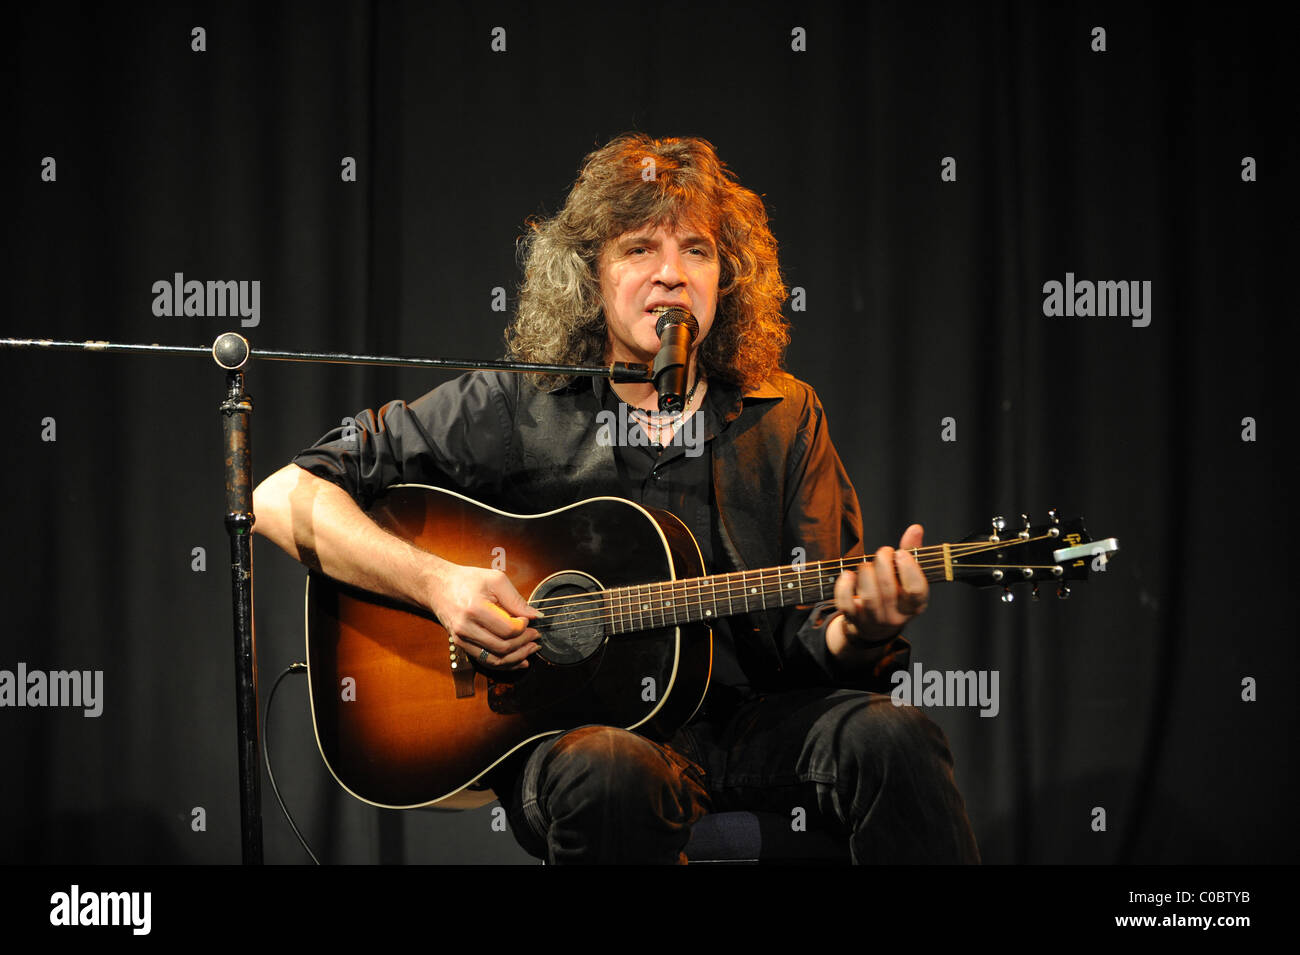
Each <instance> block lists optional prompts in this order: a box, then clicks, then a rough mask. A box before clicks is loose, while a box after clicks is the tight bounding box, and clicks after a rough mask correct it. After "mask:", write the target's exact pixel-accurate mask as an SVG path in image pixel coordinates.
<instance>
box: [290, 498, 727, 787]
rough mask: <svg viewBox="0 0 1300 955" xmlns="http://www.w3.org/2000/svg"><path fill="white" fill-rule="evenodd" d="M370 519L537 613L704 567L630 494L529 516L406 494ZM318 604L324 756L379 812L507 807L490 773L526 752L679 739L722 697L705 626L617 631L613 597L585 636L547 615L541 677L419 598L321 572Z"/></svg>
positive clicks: (678, 532) (683, 539)
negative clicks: (611, 730) (608, 733)
mask: <svg viewBox="0 0 1300 955" xmlns="http://www.w3.org/2000/svg"><path fill="white" fill-rule="evenodd" d="M369 514H370V516H371V517H372V518H373V519H374V520H375V521H376V522H377V523H378V524H379V525H380V526H381V527H384V528H385V529H387V530H389V531H390V532H392V533H394V534H396V535H397V536H399V537H402V538H404V539H405V540H408V541H410V542H411V543H412V544H414V545H415V546H417V547H419V548H421V549H422V550H426V551H429V552H431V553H435V554H437V555H438V556H440V557H443V558H445V559H447V560H449V561H451V562H452V563H456V564H462V565H466V566H473V567H485V568H491V567H493V566H494V565H495V566H497V567H499V568H501V569H502V570H503V571H504V572H505V574H506V576H507V577H509V578H510V580H511V582H512V583H513V584H514V586H515V588H516V589H517V590H518V591H519V593H520V594H522V595H523V596H524V597H525V598H526V599H527V600H529V602H530V603H533V605H534V606H537V604H536V602H535V601H536V600H545V599H552V600H554V599H557V598H562V597H565V596H569V595H581V594H583V593H593V594H594V593H598V592H599V591H601V590H604V589H608V588H616V587H625V586H631V585H636V584H646V583H651V582H659V581H665V580H676V579H679V578H692V577H699V576H700V575H702V574H703V573H704V568H703V566H702V563H703V562H702V559H701V557H700V552H699V548H698V546H697V545H696V543H695V540H694V538H693V537H692V536H691V534H690V532H689V531H688V530H687V528H686V526H685V525H684V524H682V522H681V521H680V520H678V519H677V518H676V517H674V516H673V515H671V514H669V513H667V512H664V511H655V510H652V509H648V508H643V507H640V506H638V505H636V504H633V503H631V502H629V501H625V500H621V499H619V498H593V499H591V500H587V501H583V502H580V503H578V504H574V505H571V506H569V507H566V508H561V509H560V510H556V511H550V512H548V513H546V514H538V515H534V516H525V515H519V514H508V513H505V512H503V511H498V510H495V509H493V508H490V507H486V506H484V505H482V504H478V503H477V502H475V501H472V500H470V499H469V498H466V497H463V496H462V495H459V494H456V493H454V492H451V491H444V490H441V489H437V488H431V487H426V486H423V485H399V486H396V487H394V488H392V489H390V490H389V492H388V493H387V494H386V495H385V496H384V497H383V498H382V499H381V500H379V501H378V502H376V504H375V505H374V507H373V508H372V509H371V510H370V512H369ZM306 605H307V606H306V617H307V663H308V671H309V677H310V688H311V709H312V719H313V722H314V724H315V730H316V740H317V743H318V745H319V746H320V751H321V755H322V756H323V757H324V759H325V762H326V764H327V766H328V767H329V769H330V771H331V772H332V773H333V774H334V776H335V778H336V779H337V780H338V782H339V784H340V785H342V786H343V787H344V788H345V789H347V790H348V791H349V792H350V793H352V794H353V795H354V796H356V797H357V798H359V799H362V800H364V801H366V802H369V803H372V804H374V805H377V806H383V807H388V808H416V807H421V806H431V805H434V804H437V805H438V807H439V808H468V807H470V806H474V805H482V804H484V803H486V802H488V801H490V800H491V799H492V798H494V797H493V795H492V793H491V792H490V791H487V790H486V789H485V788H484V786H483V784H482V776H483V775H484V774H485V773H486V772H487V771H488V770H490V769H491V768H492V767H493V766H495V765H496V764H497V763H499V762H501V761H502V760H503V759H505V758H506V757H507V756H508V755H510V754H511V753H513V752H515V751H517V750H518V749H519V748H520V747H522V746H524V745H525V744H527V743H528V742H530V741H532V740H536V739H540V738H542V737H545V736H549V735H553V734H556V733H561V732H564V731H565V730H569V729H572V728H574V727H577V726H582V725H586V724H591V723H596V724H604V725H610V726H620V727H624V728H627V729H635V730H637V731H638V732H641V733H644V734H646V735H647V736H651V737H654V738H657V739H666V738H667V737H668V736H670V735H671V734H672V733H673V731H674V730H675V729H676V728H677V727H679V726H681V725H682V724H684V723H686V722H687V721H688V720H689V719H690V718H691V716H692V715H694V713H695V711H696V710H697V709H698V707H699V705H700V703H701V702H702V701H703V699H704V694H705V692H706V691H707V689H708V683H709V672H710V666H711V663H712V639H711V634H710V631H709V628H708V627H707V626H706V625H704V624H702V623H696V624H688V625H685V624H684V625H680V626H673V625H671V624H670V625H668V626H664V627H661V628H659V629H648V630H643V631H641V632H634V633H617V634H613V633H611V632H609V630H610V629H611V628H607V627H606V626H605V623H606V622H607V618H606V617H605V615H604V613H603V605H602V604H601V601H600V599H599V598H593V601H592V606H593V608H596V609H595V610H594V611H593V612H592V613H591V614H589V617H590V623H589V624H587V623H584V624H583V628H584V629H583V632H582V633H580V634H578V635H576V636H575V635H574V634H571V633H570V634H568V635H567V636H566V634H565V633H557V634H554V635H551V634H548V631H547V630H546V628H545V627H544V626H542V624H543V620H539V621H537V624H538V625H539V630H540V631H541V633H542V641H541V644H542V650H541V651H539V652H538V653H535V654H533V655H532V657H530V658H529V667H528V668H527V669H524V670H516V671H499V672H498V671H492V670H490V669H488V668H484V667H480V666H479V664H478V663H477V661H475V660H470V659H467V655H466V654H465V652H464V651H461V650H456V649H455V648H454V647H453V646H452V645H451V644H450V643H449V640H448V634H447V631H446V630H445V629H444V628H443V627H442V626H441V625H440V624H439V623H438V622H437V620H436V619H434V617H433V615H432V614H430V613H428V612H421V611H419V610H417V609H415V608H412V607H410V606H408V605H406V604H403V603H400V602H397V601H393V600H389V599H387V598H383V597H379V596H376V595H375V594H371V593H368V592H365V591H362V590H358V589H355V588H352V587H349V586H346V585H344V584H340V583H338V582H336V581H333V580H331V579H329V578H327V577H324V576H322V575H319V574H311V575H310V576H309V578H308V584H307V598H306ZM543 619H545V618H543Z"/></svg>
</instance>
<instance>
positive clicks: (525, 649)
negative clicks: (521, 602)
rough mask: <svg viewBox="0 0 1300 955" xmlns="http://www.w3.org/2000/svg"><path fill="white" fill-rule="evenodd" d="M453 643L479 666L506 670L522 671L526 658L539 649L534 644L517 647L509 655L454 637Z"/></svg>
mask: <svg viewBox="0 0 1300 955" xmlns="http://www.w3.org/2000/svg"><path fill="white" fill-rule="evenodd" d="M452 642H453V643H455V645H456V646H457V647H459V648H460V649H461V650H463V651H465V654H466V655H467V656H468V657H469V658H470V659H472V660H474V662H476V663H478V664H480V665H481V666H488V667H496V668H507V669H524V668H526V667H527V666H528V657H530V656H532V655H533V654H534V653H536V652H537V650H539V649H540V647H538V646H537V644H535V643H529V644H525V645H524V646H522V647H517V648H515V649H514V650H511V651H510V652H509V653H493V652H492V651H490V650H488V649H487V648H486V647H483V646H479V645H477V644H475V643H473V642H471V641H469V640H465V639H462V638H461V637H454V638H453V641H452Z"/></svg>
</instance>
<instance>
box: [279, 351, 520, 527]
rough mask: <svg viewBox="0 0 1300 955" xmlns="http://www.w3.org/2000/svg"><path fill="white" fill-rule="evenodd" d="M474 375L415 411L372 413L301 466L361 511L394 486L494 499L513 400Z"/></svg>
mask: <svg viewBox="0 0 1300 955" xmlns="http://www.w3.org/2000/svg"><path fill="white" fill-rule="evenodd" d="M503 385H504V383H503V382H502V380H501V377H500V376H499V375H496V374H492V373H487V372H471V373H469V374H466V375H462V376H461V377H459V378H456V379H454V380H453V381H449V382H447V383H446V384H443V385H440V386H439V387H437V388H435V389H434V390H433V391H430V392H429V393H428V394H426V395H424V396H423V397H421V398H418V399H417V400H415V401H412V402H410V403H409V404H408V403H407V402H405V401H390V402H389V403H388V404H386V405H384V406H383V407H382V408H380V409H379V411H378V412H375V411H372V410H370V409H366V410H364V411H361V412H359V413H358V414H357V415H356V416H355V417H354V418H353V419H352V420H350V421H348V420H345V421H344V423H343V424H342V425H340V426H339V427H337V428H334V429H333V430H331V431H329V432H328V433H327V434H325V435H324V436H323V437H322V438H321V439H320V440H319V441H318V442H316V444H315V445H313V446H312V447H310V448H307V449H305V450H303V451H301V452H299V453H298V454H297V455H296V456H295V457H294V458H293V463H294V464H296V465H298V466H299V467H301V468H303V469H305V470H307V471H310V472H311V473H312V474H315V475H316V476H317V477H320V478H323V479H324V480H326V481H330V482H331V483H333V484H337V485H338V486H339V487H341V488H343V490H345V491H347V492H348V494H350V495H351V496H352V498H353V500H355V501H356V502H357V503H358V504H359V505H360V506H361V507H363V508H367V507H369V506H370V504H371V503H372V502H373V501H374V499H375V498H376V497H378V496H379V495H380V494H382V493H383V491H384V490H385V489H386V488H388V487H390V486H391V485H394V484H430V485H433V486H435V487H444V488H448V489H451V490H456V491H461V492H462V493H466V494H474V493H484V492H486V493H493V492H495V491H496V490H497V489H498V488H499V487H500V484H501V481H502V476H503V474H504V472H505V466H506V461H507V460H508V459H509V457H510V453H511V441H512V431H513V429H512V426H511V420H512V412H511V408H512V400H511V399H512V394H511V393H510V392H509V391H508V389H507V388H506V387H504V386H503Z"/></svg>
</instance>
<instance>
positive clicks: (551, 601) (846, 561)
mask: <svg viewBox="0 0 1300 955" xmlns="http://www.w3.org/2000/svg"><path fill="white" fill-rule="evenodd" d="M1048 536H1050V535H1042V536H1041V537H1035V538H1029V539H1019V538H1017V539H1014V540H1008V541H998V542H996V543H990V542H987V541H980V542H971V543H968V544H954V545H951V546H950V548H949V554H950V555H951V556H952V557H965V556H968V555H971V554H977V553H981V552H984V551H990V550H1000V549H1003V548H1005V547H1008V546H1016V545H1019V544H1028V543H1032V542H1034V541H1039V540H1045V539H1046V538H1047V537H1048ZM908 552H909V553H911V554H912V555H913V556H914V557H918V560H917V563H918V565H919V566H920V567H922V568H923V569H937V568H940V567H943V566H944V565H945V564H946V563H947V561H946V560H945V559H944V557H943V545H942V544H937V545H932V546H930V547H921V548H915V549H909V551H908ZM920 554H924V555H925V556H924V557H919V556H918V555H920ZM875 559H876V555H875V554H869V555H867V556H865V557H860V556H852V557H835V558H831V559H829V560H822V561H814V562H813V563H811V564H806V565H805V566H804V569H802V570H798V571H796V570H793V569H791V570H787V569H786V568H785V566H784V565H782V566H779V567H775V568H763V569H761V570H737V571H732V572H730V573H727V574H714V575H711V576H707V577H688V578H683V579H681V580H670V581H651V582H648V583H645V584H630V585H627V586H625V587H622V588H612V589H610V590H606V591H600V592H599V593H612V592H613V591H614V590H631V589H634V588H637V587H669V586H679V585H683V584H685V583H686V582H688V581H691V580H726V581H727V582H728V587H729V588H730V584H731V583H733V582H732V581H731V580H730V578H733V577H742V578H744V577H753V576H755V575H760V576H762V575H765V574H766V572H767V571H769V570H770V571H772V574H773V577H774V578H778V577H779V576H780V575H781V574H787V573H800V574H804V573H809V572H811V571H813V570H816V569H819V568H822V567H831V566H835V565H838V567H839V570H841V571H842V570H845V569H850V568H853V567H856V566H857V565H858V564H861V563H863V562H864V561H865V562H866V563H873V562H874V561H875ZM969 566H977V565H971V564H962V567H969ZM1015 566H1017V567H1019V566H1023V565H1020V564H1016V565H1015ZM740 583H741V584H742V590H743V589H745V587H746V586H747V584H746V583H745V582H744V581H740ZM774 592H775V591H774ZM598 595H599V594H591V593H582V594H568V595H565V596H561V597H545V598H543V599H541V600H538V601H536V602H535V603H534V604H533V606H536V607H539V608H540V607H541V606H543V605H545V606H556V605H559V604H563V603H566V602H571V601H580V600H583V599H587V598H592V597H595V596H598Z"/></svg>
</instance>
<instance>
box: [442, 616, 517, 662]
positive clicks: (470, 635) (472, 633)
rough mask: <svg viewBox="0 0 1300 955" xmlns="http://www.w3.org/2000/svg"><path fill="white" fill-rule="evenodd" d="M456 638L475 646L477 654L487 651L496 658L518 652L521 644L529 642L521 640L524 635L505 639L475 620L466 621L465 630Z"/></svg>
mask: <svg viewBox="0 0 1300 955" xmlns="http://www.w3.org/2000/svg"><path fill="white" fill-rule="evenodd" d="M526 632H527V631H525V633H526ZM456 636H457V637H458V638H459V639H461V640H464V641H466V642H467V643H472V644H474V646H475V649H474V651H473V652H474V653H476V654H477V653H478V652H479V650H487V651H488V652H489V653H491V654H492V655H494V656H496V657H504V656H506V655H507V654H509V653H512V652H513V651H514V650H516V649H517V648H518V647H519V646H520V644H521V643H527V642H528V641H527V640H521V638H522V637H523V636H524V633H520V634H517V635H516V636H514V637H513V638H511V639H505V638H503V637H500V636H498V635H497V634H495V633H493V632H492V631H491V630H488V629H487V628H486V627H484V626H482V625H480V624H478V623H475V622H474V621H473V620H468V621H466V623H465V627H464V629H462V630H461V632H460V633H458V634H456Z"/></svg>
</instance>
